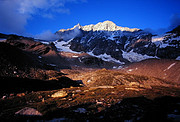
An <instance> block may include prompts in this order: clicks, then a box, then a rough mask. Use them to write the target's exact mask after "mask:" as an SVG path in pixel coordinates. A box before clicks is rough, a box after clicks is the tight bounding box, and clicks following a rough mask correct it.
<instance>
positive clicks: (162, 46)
mask: <svg viewBox="0 0 180 122" xmlns="http://www.w3.org/2000/svg"><path fill="white" fill-rule="evenodd" d="M167 46H170V45H169V44H165V43H162V44H160V46H159V48H166V47H167Z"/></svg>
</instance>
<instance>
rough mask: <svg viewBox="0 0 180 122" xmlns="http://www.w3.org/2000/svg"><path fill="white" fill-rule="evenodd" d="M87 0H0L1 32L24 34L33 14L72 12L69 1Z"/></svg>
mask: <svg viewBox="0 0 180 122" xmlns="http://www.w3.org/2000/svg"><path fill="white" fill-rule="evenodd" d="M79 2H86V0H0V32H5V33H18V34H22V33H23V32H24V31H25V25H26V24H27V23H28V20H29V19H30V18H33V15H38V16H41V17H44V18H50V19H52V18H54V15H55V14H56V13H60V14H70V9H69V8H66V7H65V5H66V4H67V3H79Z"/></svg>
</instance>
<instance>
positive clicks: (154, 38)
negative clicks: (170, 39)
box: [152, 36, 164, 42]
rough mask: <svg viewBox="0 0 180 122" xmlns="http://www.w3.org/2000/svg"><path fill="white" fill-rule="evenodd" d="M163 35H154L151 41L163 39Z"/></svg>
mask: <svg viewBox="0 0 180 122" xmlns="http://www.w3.org/2000/svg"><path fill="white" fill-rule="evenodd" d="M163 40H164V36H154V37H152V42H157V41H163Z"/></svg>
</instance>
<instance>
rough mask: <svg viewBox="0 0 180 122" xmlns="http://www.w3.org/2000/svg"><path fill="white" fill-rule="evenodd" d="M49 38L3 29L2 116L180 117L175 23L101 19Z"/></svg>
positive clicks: (179, 37)
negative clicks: (160, 30) (158, 30)
mask: <svg viewBox="0 0 180 122" xmlns="http://www.w3.org/2000/svg"><path fill="white" fill-rule="evenodd" d="M54 36H55V37H58V39H57V40H50V41H46V40H40V39H37V38H36V39H34V38H31V37H23V36H18V35H13V34H9V35H8V34H3V33H0V121H4V122H5V121H107V120H109V121H121V122H129V121H130V122H131V121H158V122H159V121H170V122H172V121H180V61H179V60H180V26H177V27H176V28H174V29H172V30H171V31H169V32H166V33H164V34H163V35H153V34H152V33H150V32H147V31H144V30H142V29H138V28H128V27H121V26H118V25H116V24H115V23H113V22H112V21H104V22H99V23H97V24H95V25H94V24H91V25H85V26H81V25H80V24H77V25H75V26H74V27H73V28H69V29H60V30H58V31H56V32H55V33H54Z"/></svg>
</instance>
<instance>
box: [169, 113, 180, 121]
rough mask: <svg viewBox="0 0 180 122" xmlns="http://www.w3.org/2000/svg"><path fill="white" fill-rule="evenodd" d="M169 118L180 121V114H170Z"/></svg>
mask: <svg viewBox="0 0 180 122" xmlns="http://www.w3.org/2000/svg"><path fill="white" fill-rule="evenodd" d="M168 118H172V119H173V120H174V121H177V122H178V121H180V115H176V114H168Z"/></svg>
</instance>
